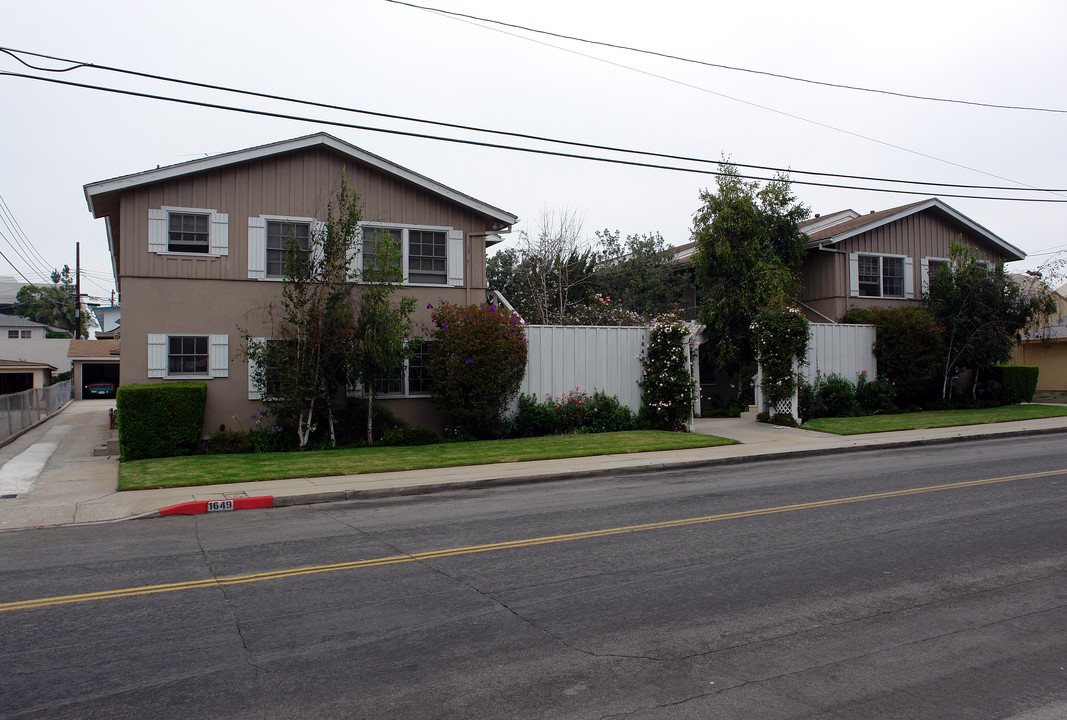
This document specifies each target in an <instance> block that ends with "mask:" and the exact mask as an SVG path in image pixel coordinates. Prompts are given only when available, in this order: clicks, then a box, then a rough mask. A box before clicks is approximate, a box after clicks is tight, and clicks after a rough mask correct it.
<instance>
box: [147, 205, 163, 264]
mask: <svg viewBox="0 0 1067 720" xmlns="http://www.w3.org/2000/svg"><path fill="white" fill-rule="evenodd" d="M148 252H155V253H165V252H167V211H166V210H161V209H159V208H154V209H150V210H149V211H148Z"/></svg>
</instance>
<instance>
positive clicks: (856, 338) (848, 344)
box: [800, 323, 878, 383]
mask: <svg viewBox="0 0 1067 720" xmlns="http://www.w3.org/2000/svg"><path fill="white" fill-rule="evenodd" d="M864 370H866V371H867V377H868V378H869V379H871V380H874V378H875V376H876V375H877V374H878V363H877V361H876V360H875V359H874V325H831V324H829V323H812V324H811V337H810V338H809V339H808V354H807V356H806V358H805V363H804V364H803V365H802V366H801V368H800V374H801V377H803V378H804V379H805V380H807V381H808V382H810V383H813V382H815V378H816V376H818V375H822V376H823V377H826V376H827V375H829V374H830V373H837V374H838V375H840V376H842V377H843V378H845V379H846V380H849V381H851V382H856V377H857V376H858V375H859V374H860V373H861V372H863V371H864Z"/></svg>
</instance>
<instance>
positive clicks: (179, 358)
mask: <svg viewBox="0 0 1067 720" xmlns="http://www.w3.org/2000/svg"><path fill="white" fill-rule="evenodd" d="M207 343H208V338H207V335H171V336H170V337H168V338H167V348H168V349H167V375H207V361H208V345H207Z"/></svg>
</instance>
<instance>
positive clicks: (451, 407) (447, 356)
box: [426, 303, 526, 434]
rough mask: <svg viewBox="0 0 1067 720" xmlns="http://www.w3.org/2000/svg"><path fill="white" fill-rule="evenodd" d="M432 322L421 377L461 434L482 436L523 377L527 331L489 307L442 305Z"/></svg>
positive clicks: (514, 317)
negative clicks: (427, 355) (462, 431)
mask: <svg viewBox="0 0 1067 720" xmlns="http://www.w3.org/2000/svg"><path fill="white" fill-rule="evenodd" d="M427 307H429V308H430V309H431V310H433V306H432V305H427ZM432 317H433V323H434V326H435V327H434V329H433V331H432V332H431V333H430V335H431V339H432V340H433V342H431V343H430V344H429V359H428V362H427V367H426V374H427V376H428V377H429V380H430V389H431V391H432V392H433V399H434V402H436V403H437V404H438V406H440V408H441V410H443V411H444V412H445V414H447V415H448V416H449V417H450V418H451V419H452V420H453V422H455V423H456V424H458V425H460V426H461V427H462V428H463V430H464V431H465V432H468V433H474V434H481V433H483V432H484V431H485V429H486V426H487V425H488V423H489V422H490V421H491V420H493V418H496V417H498V416H499V415H500V414H501V413H502V412H503V411H504V409H505V408H506V407H507V405H508V402H509V401H510V400H511V399H512V398H513V397H515V395H516V393H518V391H519V384H520V383H521V382H522V378H523V376H525V375H526V327H525V325H524V324H523V322H522V319H521V318H520V317H519V316H518V315H516V314H515V313H513V312H510V311H509V310H507V308H504V307H501V306H499V305H494V304H492V303H482V304H481V305H467V306H463V305H450V304H448V303H442V304H441V305H439V306H438V307H437V309H435V310H433V315H432Z"/></svg>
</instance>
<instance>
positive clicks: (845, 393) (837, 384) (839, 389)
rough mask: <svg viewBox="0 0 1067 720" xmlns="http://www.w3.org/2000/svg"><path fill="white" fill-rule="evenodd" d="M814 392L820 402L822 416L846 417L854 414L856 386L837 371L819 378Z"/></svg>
mask: <svg viewBox="0 0 1067 720" xmlns="http://www.w3.org/2000/svg"><path fill="white" fill-rule="evenodd" d="M816 386H817V387H816V390H815V392H816V394H817V395H818V397H819V402H820V403H821V404H822V407H823V409H824V412H825V413H826V414H825V415H824V416H823V417H848V416H849V415H854V414H855V409H856V387H855V386H854V385H853V384H852V383H850V382H849V381H848V380H846V379H845V378H843V377H841V376H840V375H838V374H837V373H830V374H829V375H827V376H826V377H825V378H819V382H817V383H816Z"/></svg>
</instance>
